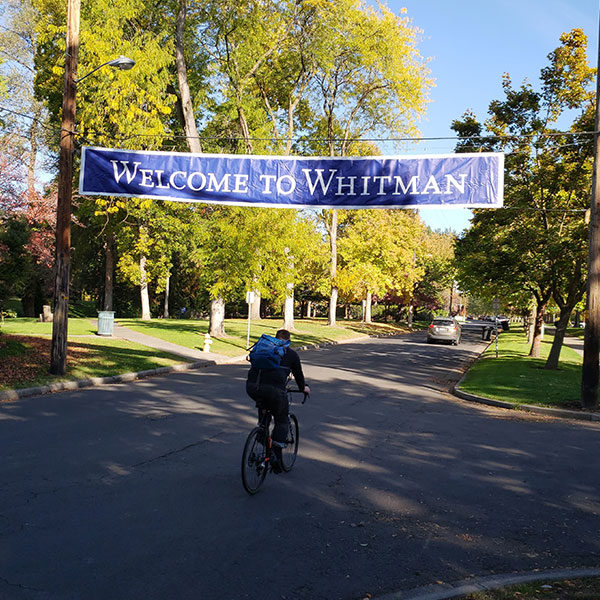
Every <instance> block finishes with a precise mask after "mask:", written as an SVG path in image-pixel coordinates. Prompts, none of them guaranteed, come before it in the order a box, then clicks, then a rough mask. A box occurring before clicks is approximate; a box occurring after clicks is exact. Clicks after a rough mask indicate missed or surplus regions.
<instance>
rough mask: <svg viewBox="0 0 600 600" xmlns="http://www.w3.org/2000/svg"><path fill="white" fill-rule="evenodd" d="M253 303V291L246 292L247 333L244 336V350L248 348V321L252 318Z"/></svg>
mask: <svg viewBox="0 0 600 600" xmlns="http://www.w3.org/2000/svg"><path fill="white" fill-rule="evenodd" d="M253 303H254V292H246V304H247V305H248V335H247V336H246V350H249V349H250V321H251V319H252V304H253Z"/></svg>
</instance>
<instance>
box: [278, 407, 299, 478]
mask: <svg viewBox="0 0 600 600" xmlns="http://www.w3.org/2000/svg"><path fill="white" fill-rule="evenodd" d="M288 423H289V432H288V439H287V446H286V447H285V448H283V449H282V451H281V459H282V460H281V466H282V467H283V470H284V471H285V472H286V473H289V472H290V471H291V470H292V467H293V466H294V463H295V462H296V456H298V442H299V439H300V428H299V427H298V419H297V418H296V415H295V414H294V413H290V414H289V415H288Z"/></svg>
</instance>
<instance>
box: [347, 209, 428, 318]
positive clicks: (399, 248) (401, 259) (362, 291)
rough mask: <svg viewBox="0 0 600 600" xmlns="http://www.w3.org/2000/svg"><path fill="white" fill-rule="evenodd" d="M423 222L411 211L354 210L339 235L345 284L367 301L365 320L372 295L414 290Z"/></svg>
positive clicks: (369, 315)
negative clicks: (417, 253) (341, 233)
mask: <svg viewBox="0 0 600 600" xmlns="http://www.w3.org/2000/svg"><path fill="white" fill-rule="evenodd" d="M422 227H423V225H422V223H421V221H420V219H419V217H418V216H417V215H416V213H414V212H411V211H403V210H361V211H356V213H354V214H353V215H352V218H351V220H350V222H349V224H348V225H347V227H346V228H345V231H344V235H343V236H342V237H341V238H340V256H341V258H342V260H343V268H342V271H343V273H344V279H345V282H346V286H348V285H349V286H351V288H353V291H354V295H355V296H356V297H358V298H360V299H364V300H366V305H365V321H366V322H367V323H370V322H371V302H372V299H373V296H374V295H377V296H380V297H381V296H383V295H384V294H385V293H386V292H391V291H393V292H395V293H396V294H404V293H406V292H408V291H409V290H412V289H413V286H414V284H415V282H416V281H417V279H418V276H419V275H420V274H421V270H420V269H418V268H417V265H416V264H415V260H414V256H415V253H416V247H417V243H418V241H419V239H420V237H421V229H422Z"/></svg>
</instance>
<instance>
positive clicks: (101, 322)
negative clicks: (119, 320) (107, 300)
mask: <svg viewBox="0 0 600 600" xmlns="http://www.w3.org/2000/svg"><path fill="white" fill-rule="evenodd" d="M114 325H115V312H114V311H113V310H103V311H100V312H98V335H112V334H113V328H114Z"/></svg>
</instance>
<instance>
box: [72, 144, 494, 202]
mask: <svg viewBox="0 0 600 600" xmlns="http://www.w3.org/2000/svg"><path fill="white" fill-rule="evenodd" d="M503 184H504V155H503V154H502V153H492V152H482V153H473V154H444V155H428V156H373V157H368V158H364V157H354V158H335V157H334V158H327V157H319V158H314V157H292V156H246V155H239V154H235V155H231V154H188V153H179V152H150V151H147V152H143V151H134V150H112V149H108V148H91V147H84V148H83V152H82V161H81V176H80V180H79V193H80V194H85V195H105V196H126V197H136V198H156V199H162V200H174V201H178V202H211V203H216V204H231V205H237V206H272V207H283V208H420V207H426V206H431V207H434V206H435V207H443V206H448V207H453V208H497V207H500V206H502V202H503Z"/></svg>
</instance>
